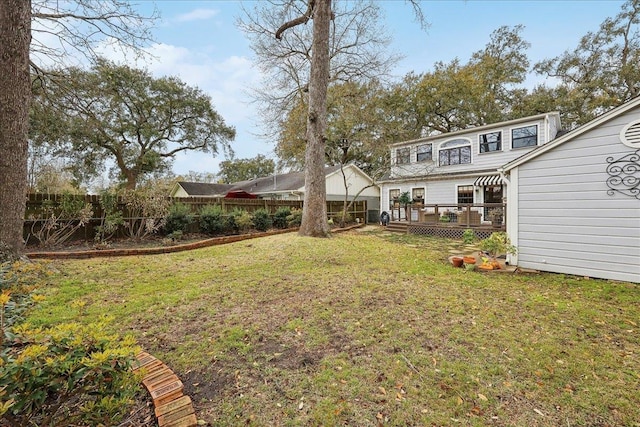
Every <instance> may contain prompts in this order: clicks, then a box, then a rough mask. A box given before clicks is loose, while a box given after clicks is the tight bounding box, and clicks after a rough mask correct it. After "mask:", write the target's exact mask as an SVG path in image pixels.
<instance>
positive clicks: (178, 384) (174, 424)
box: [133, 351, 198, 427]
mask: <svg viewBox="0 0 640 427" xmlns="http://www.w3.org/2000/svg"><path fill="white" fill-rule="evenodd" d="M141 370H143V371H144V372H145V376H144V377H143V379H142V385H143V386H144V388H145V389H147V392H149V394H150V395H151V399H152V400H153V406H154V408H155V411H154V412H155V416H156V420H157V421H158V427H195V426H197V425H198V419H197V418H196V412H195V410H194V409H193V404H192V402H191V398H190V397H189V396H186V395H184V394H183V390H184V384H182V381H180V379H179V378H178V376H177V375H176V374H174V373H173V371H172V370H171V369H170V368H169V367H168V366H167V365H165V364H164V363H162V362H161V361H160V360H158V359H156V358H155V357H154V356H152V355H150V354H149V353H147V352H144V351H143V352H140V353H138V354H137V355H136V361H135V363H134V366H133V371H134V372H139V371H141Z"/></svg>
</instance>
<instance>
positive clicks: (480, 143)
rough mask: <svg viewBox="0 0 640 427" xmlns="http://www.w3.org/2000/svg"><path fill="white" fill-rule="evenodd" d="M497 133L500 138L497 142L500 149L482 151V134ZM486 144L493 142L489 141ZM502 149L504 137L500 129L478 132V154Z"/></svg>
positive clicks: (497, 151) (496, 151)
mask: <svg viewBox="0 0 640 427" xmlns="http://www.w3.org/2000/svg"><path fill="white" fill-rule="evenodd" d="M494 133H497V134H498V135H500V140H499V144H500V149H498V150H490V151H482V146H483V145H484V144H483V143H482V136H484V135H491V134H494ZM488 144H495V143H494V142H490V143H488ZM503 149H504V138H503V137H502V131H501V130H496V131H492V132H485V133H479V134H478V154H489V153H499V152H501V151H503Z"/></svg>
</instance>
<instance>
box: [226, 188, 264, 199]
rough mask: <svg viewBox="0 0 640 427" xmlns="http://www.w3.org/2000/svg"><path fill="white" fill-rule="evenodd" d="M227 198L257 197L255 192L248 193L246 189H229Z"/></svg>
mask: <svg viewBox="0 0 640 427" xmlns="http://www.w3.org/2000/svg"><path fill="white" fill-rule="evenodd" d="M224 198H225V199H257V198H258V196H256V195H255V194H251V193H247V192H246V191H244V190H234V191H229V192H228V193H227V194H226V195H225V196H224Z"/></svg>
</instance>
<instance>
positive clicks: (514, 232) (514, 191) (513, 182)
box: [505, 169, 520, 265]
mask: <svg viewBox="0 0 640 427" xmlns="http://www.w3.org/2000/svg"><path fill="white" fill-rule="evenodd" d="M505 178H506V177H505ZM518 202H519V200H518V169H514V170H512V171H511V173H510V174H509V179H508V181H507V216H506V220H507V235H508V236H509V240H511V244H512V245H513V246H515V247H516V248H517V247H518V230H519V228H520V224H519V223H520V221H519V218H518V209H519V207H518ZM507 260H508V261H509V264H511V265H518V254H517V253H515V254H509V255H507Z"/></svg>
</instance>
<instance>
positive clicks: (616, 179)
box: [607, 150, 640, 200]
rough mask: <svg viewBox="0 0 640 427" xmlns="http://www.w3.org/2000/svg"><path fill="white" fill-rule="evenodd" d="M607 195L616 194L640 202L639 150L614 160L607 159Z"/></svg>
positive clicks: (611, 158)
mask: <svg viewBox="0 0 640 427" xmlns="http://www.w3.org/2000/svg"><path fill="white" fill-rule="evenodd" d="M607 163H609V165H608V166H607V174H609V178H607V187H609V190H607V194H608V195H609V196H614V195H615V194H616V193H621V194H624V195H625V196H629V197H634V198H636V199H638V200H640V150H636V151H635V152H634V153H631V154H627V155H626V156H624V157H621V158H619V159H615V158H613V157H607Z"/></svg>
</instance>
